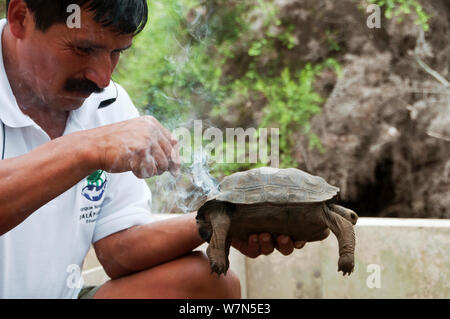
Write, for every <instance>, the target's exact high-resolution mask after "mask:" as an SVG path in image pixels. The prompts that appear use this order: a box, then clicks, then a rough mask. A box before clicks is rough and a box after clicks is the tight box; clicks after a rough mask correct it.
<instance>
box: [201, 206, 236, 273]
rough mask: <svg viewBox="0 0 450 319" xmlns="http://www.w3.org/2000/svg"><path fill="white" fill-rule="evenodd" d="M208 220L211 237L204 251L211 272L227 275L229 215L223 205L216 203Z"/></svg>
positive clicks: (229, 241)
mask: <svg viewBox="0 0 450 319" xmlns="http://www.w3.org/2000/svg"><path fill="white" fill-rule="evenodd" d="M209 220H210V222H211V227H212V236H211V240H210V242H209V246H208V248H207V249H206V254H207V255H208V259H209V263H210V265H211V271H212V272H215V273H217V274H218V275H220V274H222V273H223V274H225V275H226V274H227V270H228V268H229V260H228V254H229V251H230V246H231V238H230V236H229V229H230V224H231V218H230V215H229V214H228V212H227V206H226V204H225V203H218V205H214V208H212V209H211V211H210V212H209Z"/></svg>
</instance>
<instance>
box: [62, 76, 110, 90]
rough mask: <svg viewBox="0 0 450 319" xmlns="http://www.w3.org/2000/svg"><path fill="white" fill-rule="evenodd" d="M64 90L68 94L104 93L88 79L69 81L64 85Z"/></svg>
mask: <svg viewBox="0 0 450 319" xmlns="http://www.w3.org/2000/svg"><path fill="white" fill-rule="evenodd" d="M64 89H65V90H66V91H68V92H80V93H101V92H103V91H104V89H102V88H99V87H98V86H97V84H95V83H94V82H92V81H90V80H88V79H69V80H67V82H66V84H65V85H64Z"/></svg>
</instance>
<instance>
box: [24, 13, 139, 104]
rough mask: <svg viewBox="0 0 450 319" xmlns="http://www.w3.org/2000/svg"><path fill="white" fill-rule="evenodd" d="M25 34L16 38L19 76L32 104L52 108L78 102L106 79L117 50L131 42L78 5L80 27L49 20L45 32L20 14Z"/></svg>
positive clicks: (102, 86)
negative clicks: (24, 20) (80, 9)
mask: <svg viewBox="0 0 450 319" xmlns="http://www.w3.org/2000/svg"><path fill="white" fill-rule="evenodd" d="M25 25H26V37H24V38H23V39H22V41H20V42H19V44H18V51H17V52H18V55H19V68H20V70H21V78H22V80H23V81H24V82H25V83H24V84H25V85H26V87H27V89H29V90H30V91H31V92H32V93H33V95H34V96H35V97H36V100H35V101H36V104H41V105H45V106H47V107H49V108H51V109H54V110H60V111H70V110H74V109H77V108H79V107H80V106H81V105H82V104H83V102H84V100H85V99H86V98H87V97H89V96H90V95H91V94H92V93H94V92H101V91H102V90H103V89H104V88H106V87H107V86H108V85H109V83H110V80H111V74H112V72H113V70H114V68H115V67H116V65H117V63H118V61H119V57H120V53H121V52H122V51H124V50H125V49H127V48H129V47H130V46H131V43H132V40H133V35H132V34H128V35H118V34H117V33H115V32H113V31H111V30H110V29H106V28H104V27H102V26H101V25H100V24H98V23H96V22H95V21H94V20H93V18H92V15H91V13H90V12H87V11H85V10H82V14H81V28H79V29H77V28H75V29H69V28H68V27H67V26H66V25H65V24H55V25H53V26H51V27H50V28H49V29H48V30H47V31H46V32H45V33H43V32H41V31H39V30H37V29H36V28H35V24H34V20H33V18H32V17H31V16H30V17H29V18H28V19H26V24H25Z"/></svg>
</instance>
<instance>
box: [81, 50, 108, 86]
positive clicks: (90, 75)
mask: <svg viewBox="0 0 450 319" xmlns="http://www.w3.org/2000/svg"><path fill="white" fill-rule="evenodd" d="M112 72H113V67H112V61H111V57H110V56H109V55H102V56H99V57H96V58H95V59H93V60H92V63H91V64H90V65H89V67H88V68H87V69H86V71H85V74H84V76H85V78H86V79H88V80H90V81H92V82H94V83H95V84H97V86H98V87H99V88H101V89H104V88H106V87H107V86H108V85H109V83H110V82H111V74H112Z"/></svg>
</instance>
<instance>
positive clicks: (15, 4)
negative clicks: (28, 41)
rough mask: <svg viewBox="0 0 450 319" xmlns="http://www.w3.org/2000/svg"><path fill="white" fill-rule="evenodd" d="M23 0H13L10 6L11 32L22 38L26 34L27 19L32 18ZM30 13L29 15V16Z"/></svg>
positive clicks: (9, 21) (9, 23)
mask: <svg viewBox="0 0 450 319" xmlns="http://www.w3.org/2000/svg"><path fill="white" fill-rule="evenodd" d="M28 13H29V11H28V7H27V4H26V3H25V1H23V0H11V2H10V3H9V7H8V26H9V29H10V30H11V33H12V34H13V35H14V36H15V37H16V38H20V39H22V38H23V37H24V35H25V25H26V20H27V19H30V18H32V17H31V16H30V15H29V14H28ZM27 15H28V17H27Z"/></svg>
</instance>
